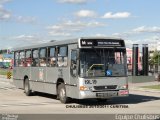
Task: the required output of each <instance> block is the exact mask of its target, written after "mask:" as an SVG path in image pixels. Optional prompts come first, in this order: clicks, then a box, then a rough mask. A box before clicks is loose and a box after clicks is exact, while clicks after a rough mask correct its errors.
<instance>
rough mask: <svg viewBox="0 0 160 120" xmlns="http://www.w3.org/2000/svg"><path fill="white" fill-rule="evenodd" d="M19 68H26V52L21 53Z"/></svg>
mask: <svg viewBox="0 0 160 120" xmlns="http://www.w3.org/2000/svg"><path fill="white" fill-rule="evenodd" d="M19 66H21V67H24V66H25V52H24V51H21V52H20V53H19Z"/></svg>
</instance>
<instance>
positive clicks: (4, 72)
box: [0, 68, 12, 75]
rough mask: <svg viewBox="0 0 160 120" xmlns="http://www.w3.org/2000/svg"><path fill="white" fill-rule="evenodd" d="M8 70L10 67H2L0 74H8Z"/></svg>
mask: <svg viewBox="0 0 160 120" xmlns="http://www.w3.org/2000/svg"><path fill="white" fill-rule="evenodd" d="M7 72H8V69H2V68H0V75H7ZM11 72H12V71H11Z"/></svg>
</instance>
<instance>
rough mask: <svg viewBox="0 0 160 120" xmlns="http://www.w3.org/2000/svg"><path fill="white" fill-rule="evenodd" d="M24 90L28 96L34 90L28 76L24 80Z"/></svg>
mask: <svg viewBox="0 0 160 120" xmlns="http://www.w3.org/2000/svg"><path fill="white" fill-rule="evenodd" d="M24 92H25V94H26V95H27V96H30V95H31V94H32V91H31V90H30V85H29V79H28V78H26V79H25V81H24Z"/></svg>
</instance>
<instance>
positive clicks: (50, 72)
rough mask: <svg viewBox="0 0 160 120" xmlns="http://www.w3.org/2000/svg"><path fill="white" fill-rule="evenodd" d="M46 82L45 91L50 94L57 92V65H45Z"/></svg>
mask: <svg viewBox="0 0 160 120" xmlns="http://www.w3.org/2000/svg"><path fill="white" fill-rule="evenodd" d="M46 73H47V74H46V84H45V92H46V93H50V94H55V95H56V94H57V90H56V82H57V79H58V68H57V67H47V69H46Z"/></svg>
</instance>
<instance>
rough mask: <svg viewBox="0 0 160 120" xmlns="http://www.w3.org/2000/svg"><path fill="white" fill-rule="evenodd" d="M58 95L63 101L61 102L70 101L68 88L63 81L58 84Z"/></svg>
mask: <svg viewBox="0 0 160 120" xmlns="http://www.w3.org/2000/svg"><path fill="white" fill-rule="evenodd" d="M58 97H59V100H60V101H61V103H64V104H66V103H68V101H69V98H68V97H67V95H66V88H65V85H64V84H63V83H61V84H60V85H59V86H58Z"/></svg>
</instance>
